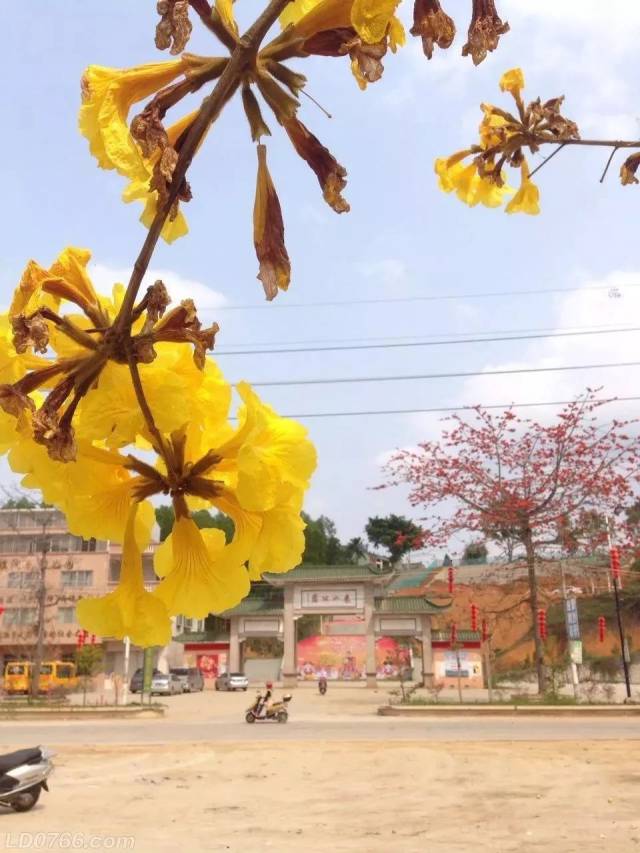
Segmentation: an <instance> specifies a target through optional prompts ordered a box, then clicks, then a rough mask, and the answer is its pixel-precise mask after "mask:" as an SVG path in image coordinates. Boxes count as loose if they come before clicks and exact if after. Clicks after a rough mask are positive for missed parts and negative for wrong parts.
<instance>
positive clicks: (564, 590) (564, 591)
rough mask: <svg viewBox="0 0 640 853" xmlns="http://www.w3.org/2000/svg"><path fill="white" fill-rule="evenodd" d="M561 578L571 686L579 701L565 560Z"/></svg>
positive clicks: (561, 563)
mask: <svg viewBox="0 0 640 853" xmlns="http://www.w3.org/2000/svg"><path fill="white" fill-rule="evenodd" d="M560 578H561V584H562V602H563V605H564V612H565V620H566V627H567V646H568V647H569V654H570V656H571V657H570V664H569V665H570V668H571V684H572V686H573V695H574V696H575V698H576V699H577V698H578V665H577V664H576V662H575V660H574V659H573V655H572V654H571V647H570V643H571V642H572V641H573V640H575V639H576V638H575V637H570V636H569V633H570V632H569V616H568V607H567V584H566V582H565V577H564V560H560ZM576 606H577V605H576ZM576 614H577V611H576ZM578 642H579V640H578Z"/></svg>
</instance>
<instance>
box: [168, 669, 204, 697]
mask: <svg viewBox="0 0 640 853" xmlns="http://www.w3.org/2000/svg"><path fill="white" fill-rule="evenodd" d="M171 672H172V673H173V674H174V675H177V676H178V678H179V679H180V683H181V684H182V690H183V691H184V692H185V693H194V692H195V691H196V690H204V678H203V677H202V673H201V672H200V670H199V669H198V668H197V667H195V666H176V667H174V668H173V669H172V670H171Z"/></svg>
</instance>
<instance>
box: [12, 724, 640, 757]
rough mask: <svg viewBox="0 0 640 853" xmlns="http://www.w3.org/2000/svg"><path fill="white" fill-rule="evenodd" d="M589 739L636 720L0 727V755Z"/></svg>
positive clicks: (622, 735) (630, 734)
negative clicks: (28, 750)
mask: <svg viewBox="0 0 640 853" xmlns="http://www.w3.org/2000/svg"><path fill="white" fill-rule="evenodd" d="M282 740H286V741H297V740H299V741H334V742H340V741H363V740H364V741H380V742H383V741H424V742H429V741H432V742H446V741H465V742H470V741H476V742H482V741H514V740H515V741H589V740H640V721H639V720H638V719H628V718H624V717H622V718H610V719H601V720H597V719H589V720H576V719H557V718H554V717H547V718H545V719H531V718H528V719H516V718H514V719H499V718H489V719H486V718H483V719H479V718H465V719H451V718H447V719H438V720H435V719H424V720H420V721H418V720H402V719H398V720H396V719H390V718H383V717H379V718H376V717H372V718H367V719H362V718H353V717H351V718H349V717H345V718H343V719H335V718H334V719H331V720H324V719H311V718H306V719H296V718H295V716H293V717H292V719H291V720H290V721H289V723H287V725H278V724H277V723H266V724H265V723H262V724H260V723H257V724H255V725H253V726H249V725H247V724H246V723H244V722H243V721H237V722H236V721H229V720H215V721H210V722H202V721H193V720H188V721H180V722H177V721H172V720H166V719H165V720H139V721H125V720H118V721H114V722H107V721H98V722H92V721H86V722H74V723H69V722H57V723H39V722H35V721H34V722H28V723H11V722H7V723H0V748H1V749H2V750H4V751H9V750H12V749H18V748H22V747H24V746H32V745H34V744H38V743H42V744H47V745H48V746H56V745H70V744H75V745H97V744H151V743H168V742H174V743H175V742H178V743H180V742H182V743H195V742H206V743H210V744H215V743H216V742H218V743H229V742H234V741H236V742H237V741H242V742H253V741H257V742H271V741H282Z"/></svg>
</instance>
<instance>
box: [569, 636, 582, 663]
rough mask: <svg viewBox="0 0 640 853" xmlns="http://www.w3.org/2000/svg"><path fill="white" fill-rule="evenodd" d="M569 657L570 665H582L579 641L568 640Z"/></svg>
mask: <svg viewBox="0 0 640 853" xmlns="http://www.w3.org/2000/svg"><path fill="white" fill-rule="evenodd" d="M569 657H570V658H571V663H578V664H581V663H582V641H581V640H569Z"/></svg>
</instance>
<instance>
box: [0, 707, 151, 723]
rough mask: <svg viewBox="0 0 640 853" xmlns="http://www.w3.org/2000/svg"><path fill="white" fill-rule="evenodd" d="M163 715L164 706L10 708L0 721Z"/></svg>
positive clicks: (138, 717) (127, 717) (115, 718)
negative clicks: (102, 709)
mask: <svg viewBox="0 0 640 853" xmlns="http://www.w3.org/2000/svg"><path fill="white" fill-rule="evenodd" d="M160 717H164V708H125V709H123V710H122V711H115V710H114V709H113V708H110V709H109V710H105V711H100V710H98V709H97V708H90V709H87V710H85V709H84V708H79V709H76V710H71V709H70V708H65V709H64V710H62V709H60V710H57V709H56V710H51V711H47V710H45V709H44V708H37V709H34V710H17V709H16V710H13V709H12V710H11V711H2V712H0V722H8V721H11V722H17V721H20V722H26V721H27V720H54V721H57V720H60V721H63V720H79V719H83V720H118V719H126V720H131V719H152V718H155V719H157V718H160Z"/></svg>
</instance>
